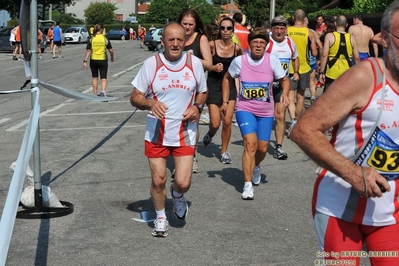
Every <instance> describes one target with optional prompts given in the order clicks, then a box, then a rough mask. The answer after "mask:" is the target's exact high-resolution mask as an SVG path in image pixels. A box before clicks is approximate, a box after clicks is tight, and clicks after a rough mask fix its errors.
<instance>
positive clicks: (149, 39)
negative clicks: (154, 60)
mask: <svg viewBox="0 0 399 266" xmlns="http://www.w3.org/2000/svg"><path fill="white" fill-rule="evenodd" d="M162 31H163V28H155V29H151V30H150V31H148V33H147V34H146V35H145V37H144V44H145V45H147V47H148V50H150V51H154V50H155V49H157V50H161V49H162V44H161V37H162Z"/></svg>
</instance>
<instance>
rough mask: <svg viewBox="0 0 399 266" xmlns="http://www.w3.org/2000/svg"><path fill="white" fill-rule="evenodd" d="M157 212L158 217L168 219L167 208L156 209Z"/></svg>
mask: <svg viewBox="0 0 399 266" xmlns="http://www.w3.org/2000/svg"><path fill="white" fill-rule="evenodd" d="M155 213H156V214H157V219H166V213H165V208H163V209H162V210H160V211H157V210H155Z"/></svg>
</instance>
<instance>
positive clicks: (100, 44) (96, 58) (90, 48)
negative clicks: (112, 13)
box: [83, 24, 114, 97]
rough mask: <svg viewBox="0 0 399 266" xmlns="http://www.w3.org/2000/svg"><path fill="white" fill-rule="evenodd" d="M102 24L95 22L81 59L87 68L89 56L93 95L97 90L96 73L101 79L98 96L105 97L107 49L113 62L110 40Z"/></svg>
mask: <svg viewBox="0 0 399 266" xmlns="http://www.w3.org/2000/svg"><path fill="white" fill-rule="evenodd" d="M103 30H104V26H103V25H102V24H96V25H95V27H94V33H93V37H92V38H91V39H90V41H89V42H87V46H86V54H85V58H84V59H83V67H84V68H85V69H87V68H88V66H87V60H88V59H89V56H90V70H91V75H92V87H93V93H94V95H97V92H98V73H100V79H101V93H100V96H103V97H107V93H106V88H107V72H108V57H107V50H108V52H109V54H110V55H111V62H114V50H113V49H112V45H111V41H110V40H108V39H107V37H106V36H104V34H103Z"/></svg>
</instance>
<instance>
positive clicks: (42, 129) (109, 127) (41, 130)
mask: <svg viewBox="0 0 399 266" xmlns="http://www.w3.org/2000/svg"><path fill="white" fill-rule="evenodd" d="M117 127H118V126H106V127H69V128H40V132H45V131H73V130H93V129H115V128H117ZM137 127H145V125H134V126H126V125H124V126H123V127H122V128H137ZM13 131H25V129H18V130H13Z"/></svg>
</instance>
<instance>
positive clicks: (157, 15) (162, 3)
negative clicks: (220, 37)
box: [140, 0, 220, 24]
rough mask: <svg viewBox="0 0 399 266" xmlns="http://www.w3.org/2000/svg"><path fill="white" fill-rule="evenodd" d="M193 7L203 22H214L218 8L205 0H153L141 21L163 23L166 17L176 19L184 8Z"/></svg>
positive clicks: (170, 19)
mask: <svg viewBox="0 0 399 266" xmlns="http://www.w3.org/2000/svg"><path fill="white" fill-rule="evenodd" d="M188 8H189V9H194V10H195V11H197V12H198V14H199V15H200V17H201V19H202V21H203V22H204V24H208V23H210V22H214V21H215V20H216V18H217V16H218V15H219V14H220V8H215V7H213V6H212V5H211V4H209V3H208V2H207V1H206V0H187V1H181V0H153V1H151V5H150V7H149V9H148V12H147V14H146V15H145V16H144V18H143V21H140V22H143V23H154V24H155V23H156V24H164V23H166V19H168V20H169V21H170V22H171V21H177V19H178V17H179V14H180V12H181V11H182V10H184V9H188Z"/></svg>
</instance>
